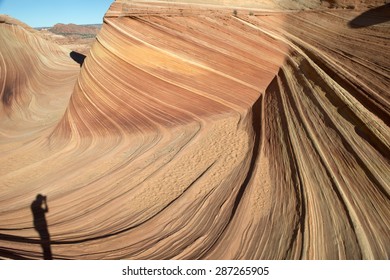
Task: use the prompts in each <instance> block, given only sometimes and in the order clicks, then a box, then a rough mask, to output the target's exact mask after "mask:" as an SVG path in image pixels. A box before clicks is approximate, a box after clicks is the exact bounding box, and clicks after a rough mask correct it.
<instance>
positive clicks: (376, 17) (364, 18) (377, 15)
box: [348, 4, 390, 28]
mask: <svg viewBox="0 0 390 280" xmlns="http://www.w3.org/2000/svg"><path fill="white" fill-rule="evenodd" d="M388 21H390V4H386V5H383V6H380V7H377V8H374V9H371V10H368V11H366V12H364V13H362V14H361V15H359V16H357V17H356V18H354V19H353V20H351V21H350V22H348V26H349V27H351V28H362V27H368V26H372V25H376V24H380V23H385V22H388Z"/></svg>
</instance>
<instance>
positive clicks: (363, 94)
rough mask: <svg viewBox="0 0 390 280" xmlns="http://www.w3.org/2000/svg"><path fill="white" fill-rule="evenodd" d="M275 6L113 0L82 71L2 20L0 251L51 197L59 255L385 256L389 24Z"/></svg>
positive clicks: (22, 239)
mask: <svg viewBox="0 0 390 280" xmlns="http://www.w3.org/2000/svg"><path fill="white" fill-rule="evenodd" d="M187 2H188V1H187ZM194 2H196V1H194ZM215 2H218V1H215ZM220 2H221V1H220ZM231 2H234V1H231ZM253 2H256V1H253ZM258 2H260V1H258ZM313 2H314V1H313ZM263 3H265V4H264V6H262V7H260V6H258V7H255V8H253V9H249V8H250V7H252V6H251V5H252V4H253V3H252V2H251V1H247V5H240V7H237V8H236V9H232V8H231V7H230V6H229V7H224V6H213V5H194V4H193V3H186V4H184V3H166V2H157V1H156V2H147V1H116V2H114V3H113V4H112V5H111V7H110V9H109V11H108V12H107V13H106V15H105V17H104V24H103V27H102V29H101V31H100V32H99V34H98V36H97V39H96V42H95V43H94V44H93V46H92V48H91V50H90V52H89V54H88V56H87V58H86V59H85V62H84V64H83V65H82V67H81V70H80V67H79V65H78V64H77V63H75V62H74V61H73V60H72V59H71V58H70V56H69V52H67V51H66V49H65V48H62V47H59V46H57V45H55V44H52V43H50V42H48V41H46V40H43V39H41V38H38V36H37V35H35V34H32V33H31V32H29V31H28V30H26V29H25V28H23V27H22V26H20V25H17V24H6V23H0V38H1V41H2V44H1V45H0V58H1V60H0V63H1V64H0V65H1V67H0V86H2V87H1V100H2V103H1V105H0V106H1V107H0V108H1V112H0V114H1V115H0V116H1V119H0V137H1V138H0V153H1V156H0V166H1V168H0V173H1V174H0V194H1V195H0V209H1V216H0V256H1V257H2V258H34V259H35V258H42V250H41V247H40V243H41V242H40V239H39V237H38V235H37V232H36V231H35V229H34V226H33V222H32V214H31V211H30V208H29V207H30V204H31V202H32V201H33V200H34V198H35V197H36V195H37V194H44V195H46V196H47V204H48V206H49V212H48V213H47V214H46V219H47V225H48V230H49V232H50V240H51V241H50V246H51V252H52V256H53V258H56V259H120V258H125V259H388V258H389V257H390V234H389V230H390V219H389V217H390V199H389V198H390V197H389V194H390V165H389V155H390V152H389V148H390V130H389V123H390V120H389V108H390V106H389V102H390V96H389V90H388V89H389V88H390V57H389V54H390V45H389V30H390V29H389V26H390V22H388V21H381V22H380V23H378V24H372V21H370V20H364V18H363V19H360V21H358V23H359V24H358V26H357V25H356V22H357V21H356V19H357V18H359V16H361V15H362V13H363V11H358V10H349V9H345V10H344V9H339V10H338V9H327V8H324V7H322V8H318V9H314V10H309V11H301V9H299V10H294V9H289V10H283V8H281V7H280V6H278V7H275V6H273V4H272V5H270V4H269V2H268V1H263ZM215 4H218V3H215ZM233 4H234V3H233ZM233 4H232V5H233ZM233 6H234V5H233ZM354 19H355V21H354ZM370 22H371V23H370ZM3 41H4V42H6V43H5V44H3Z"/></svg>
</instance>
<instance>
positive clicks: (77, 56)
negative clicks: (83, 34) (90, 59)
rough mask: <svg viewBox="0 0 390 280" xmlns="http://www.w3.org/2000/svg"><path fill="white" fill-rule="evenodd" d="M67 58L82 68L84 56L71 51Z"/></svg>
mask: <svg viewBox="0 0 390 280" xmlns="http://www.w3.org/2000/svg"><path fill="white" fill-rule="evenodd" d="M69 56H70V57H71V58H72V59H73V60H74V61H76V62H77V63H78V64H80V67H81V66H83V63H84V59H85V57H86V56H85V55H83V54H81V53H78V52H75V51H71V52H70V54H69Z"/></svg>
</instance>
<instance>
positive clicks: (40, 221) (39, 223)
mask: <svg viewBox="0 0 390 280" xmlns="http://www.w3.org/2000/svg"><path fill="white" fill-rule="evenodd" d="M31 211H32V214H33V217H34V227H35V230H36V231H37V232H38V233H39V237H40V238H41V247H42V250H43V259H45V260H51V259H52V254H51V248H50V234H49V229H48V227H47V222H46V217H45V214H46V213H47V212H49V208H48V206H47V199H46V196H43V195H41V194H38V195H37V197H36V198H35V200H34V201H33V203H31Z"/></svg>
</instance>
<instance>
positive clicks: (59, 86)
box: [0, 16, 79, 142]
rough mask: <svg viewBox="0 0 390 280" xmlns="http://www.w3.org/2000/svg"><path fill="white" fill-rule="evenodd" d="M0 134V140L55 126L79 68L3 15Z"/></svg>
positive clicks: (63, 52) (58, 49)
mask: <svg viewBox="0 0 390 280" xmlns="http://www.w3.org/2000/svg"><path fill="white" fill-rule="evenodd" d="M0 22H2V23H0V26H1V28H0V37H1V46H0V66H1V68H0V71H1V72H0V89H1V92H0V135H1V137H2V140H0V141H1V142H2V141H8V140H7V139H15V137H17V136H20V135H25V134H31V133H32V131H37V130H41V129H44V128H45V127H47V126H48V125H50V124H56V123H58V121H59V119H60V118H61V117H62V115H63V114H64V111H65V109H66V106H67V102H68V100H69V97H70V95H71V93H72V90H73V86H74V83H75V81H76V78H77V75H78V72H79V67H77V64H76V63H75V62H74V61H73V60H72V59H70V57H69V51H67V50H66V49H63V48H61V47H59V46H58V45H56V44H53V43H51V42H49V41H46V40H44V39H43V38H41V37H40V36H39V35H38V32H37V31H35V30H34V29H32V28H31V27H29V26H27V25H25V24H20V22H19V21H17V20H14V19H12V18H10V17H7V16H2V17H1V20H0Z"/></svg>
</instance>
